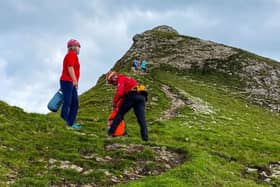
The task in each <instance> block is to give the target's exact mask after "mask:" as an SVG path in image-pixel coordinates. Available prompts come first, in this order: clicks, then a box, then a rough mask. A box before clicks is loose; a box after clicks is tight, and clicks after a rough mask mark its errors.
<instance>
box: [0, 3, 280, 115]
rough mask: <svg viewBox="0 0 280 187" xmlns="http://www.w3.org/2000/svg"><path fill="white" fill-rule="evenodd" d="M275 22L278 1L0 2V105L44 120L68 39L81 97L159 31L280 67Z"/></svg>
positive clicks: (279, 10) (279, 26)
mask: <svg viewBox="0 0 280 187" xmlns="http://www.w3.org/2000/svg"><path fill="white" fill-rule="evenodd" d="M279 20H280V0H234V1H226V0H138V1H131V0H59V1H58V0H0V25H1V26H0V42H1V45H0V85H1V87H0V93H1V94H0V100H3V101H5V102H7V103H9V104H10V105H16V106H19V107H21V108H23V109H24V110H25V111H27V112H38V113H47V112H48V110H47V108H46V105H47V102H48V100H49V99H50V98H51V97H52V95H53V94H54V93H55V91H56V90H58V88H59V77H60V74H61V67H62V61H63V58H64V55H65V54H66V50H67V49H66V42H67V41H68V40H69V39H70V38H74V39H77V40H79V41H80V43H81V52H80V56H79V57H80V63H81V79H80V84H79V94H82V93H83V92H85V91H86V90H88V89H90V88H91V87H93V86H94V85H95V83H96V81H97V79H98V78H99V77H100V76H101V75H102V74H103V73H106V72H107V71H108V70H109V69H110V68H111V67H112V66H113V65H114V64H115V63H116V61H117V60H118V59H120V58H121V57H122V56H123V55H124V53H125V52H126V51H127V50H128V49H129V47H130V46H131V44H132V37H133V36H134V35H135V34H137V33H142V32H144V31H145V30H148V29H152V28H153V27H156V26H158V25H170V26H172V27H173V28H175V29H176V30H177V31H178V32H179V33H180V34H183V35H189V36H194V37H199V38H202V39H205V40H211V41H215V42H218V43H223V44H226V45H230V46H234V47H239V48H242V49H245V50H248V51H251V52H254V53H257V54H260V55H262V56H265V57H269V58H272V59H275V60H277V61H279V60H280V37H279V31H280V22H279Z"/></svg>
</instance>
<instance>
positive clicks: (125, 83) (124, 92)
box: [106, 71, 148, 141]
mask: <svg viewBox="0 0 280 187" xmlns="http://www.w3.org/2000/svg"><path fill="white" fill-rule="evenodd" d="M106 80H107V82H108V83H109V84H112V85H115V86H117V90H116V93H115V96H114V99H113V107H117V106H118V103H119V101H120V100H123V102H122V104H121V105H120V106H119V110H118V112H117V114H116V117H115V118H114V120H113V122H112V124H111V127H110V129H109V130H108V135H109V136H112V135H113V134H114V133H115V131H116V129H117V127H118V125H119V124H120V122H121V121H122V120H123V118H124V115H125V114H126V113H127V112H128V111H129V110H130V109H131V108H133V109H134V113H135V115H136V117H137V121H138V124H139V125H140V132H141V137H142V140H143V141H148V129H147V125H146V120H145V102H146V98H145V96H144V95H142V94H140V93H139V92H137V91H135V88H136V87H137V86H138V83H137V81H136V80H135V79H133V78H131V77H128V76H126V75H122V74H117V73H116V72H114V71H109V72H108V73H107V74H106Z"/></svg>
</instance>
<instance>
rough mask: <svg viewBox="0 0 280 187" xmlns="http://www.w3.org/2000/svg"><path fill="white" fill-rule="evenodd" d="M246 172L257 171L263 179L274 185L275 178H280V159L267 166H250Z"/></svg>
mask: <svg viewBox="0 0 280 187" xmlns="http://www.w3.org/2000/svg"><path fill="white" fill-rule="evenodd" d="M246 173H257V174H258V178H259V179H260V180H261V181H263V182H266V183H269V184H272V185H273V179H280V161H278V162H276V163H270V164H269V165H268V166H265V167H248V168H247V169H246Z"/></svg>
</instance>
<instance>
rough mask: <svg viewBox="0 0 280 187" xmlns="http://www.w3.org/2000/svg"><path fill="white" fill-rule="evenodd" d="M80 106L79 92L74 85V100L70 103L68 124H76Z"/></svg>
mask: <svg viewBox="0 0 280 187" xmlns="http://www.w3.org/2000/svg"><path fill="white" fill-rule="evenodd" d="M78 108H79V100H78V93H77V89H76V88H75V87H74V88H73V89H72V102H71V105H70V109H69V117H68V120H67V123H68V125H70V126H72V125H73V124H74V122H75V120H76V116H77V113H78Z"/></svg>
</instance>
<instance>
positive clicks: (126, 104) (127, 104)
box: [108, 96, 133, 135]
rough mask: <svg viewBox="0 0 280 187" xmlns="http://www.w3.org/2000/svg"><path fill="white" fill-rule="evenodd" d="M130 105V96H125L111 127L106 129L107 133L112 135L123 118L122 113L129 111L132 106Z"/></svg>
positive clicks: (131, 103)
mask: <svg viewBox="0 0 280 187" xmlns="http://www.w3.org/2000/svg"><path fill="white" fill-rule="evenodd" d="M132 106H133V100H131V99H130V96H128V97H126V98H125V99H124V101H123V104H122V106H121V107H120V109H119V111H118V113H117V115H116V117H115V119H114V120H113V122H112V125H111V128H110V129H109V130H108V135H112V134H114V133H115V131H116V129H117V127H118V125H119V124H120V122H121V121H122V120H123V117H124V115H125V114H126V113H127V112H128V111H129V109H131V108H132Z"/></svg>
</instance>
